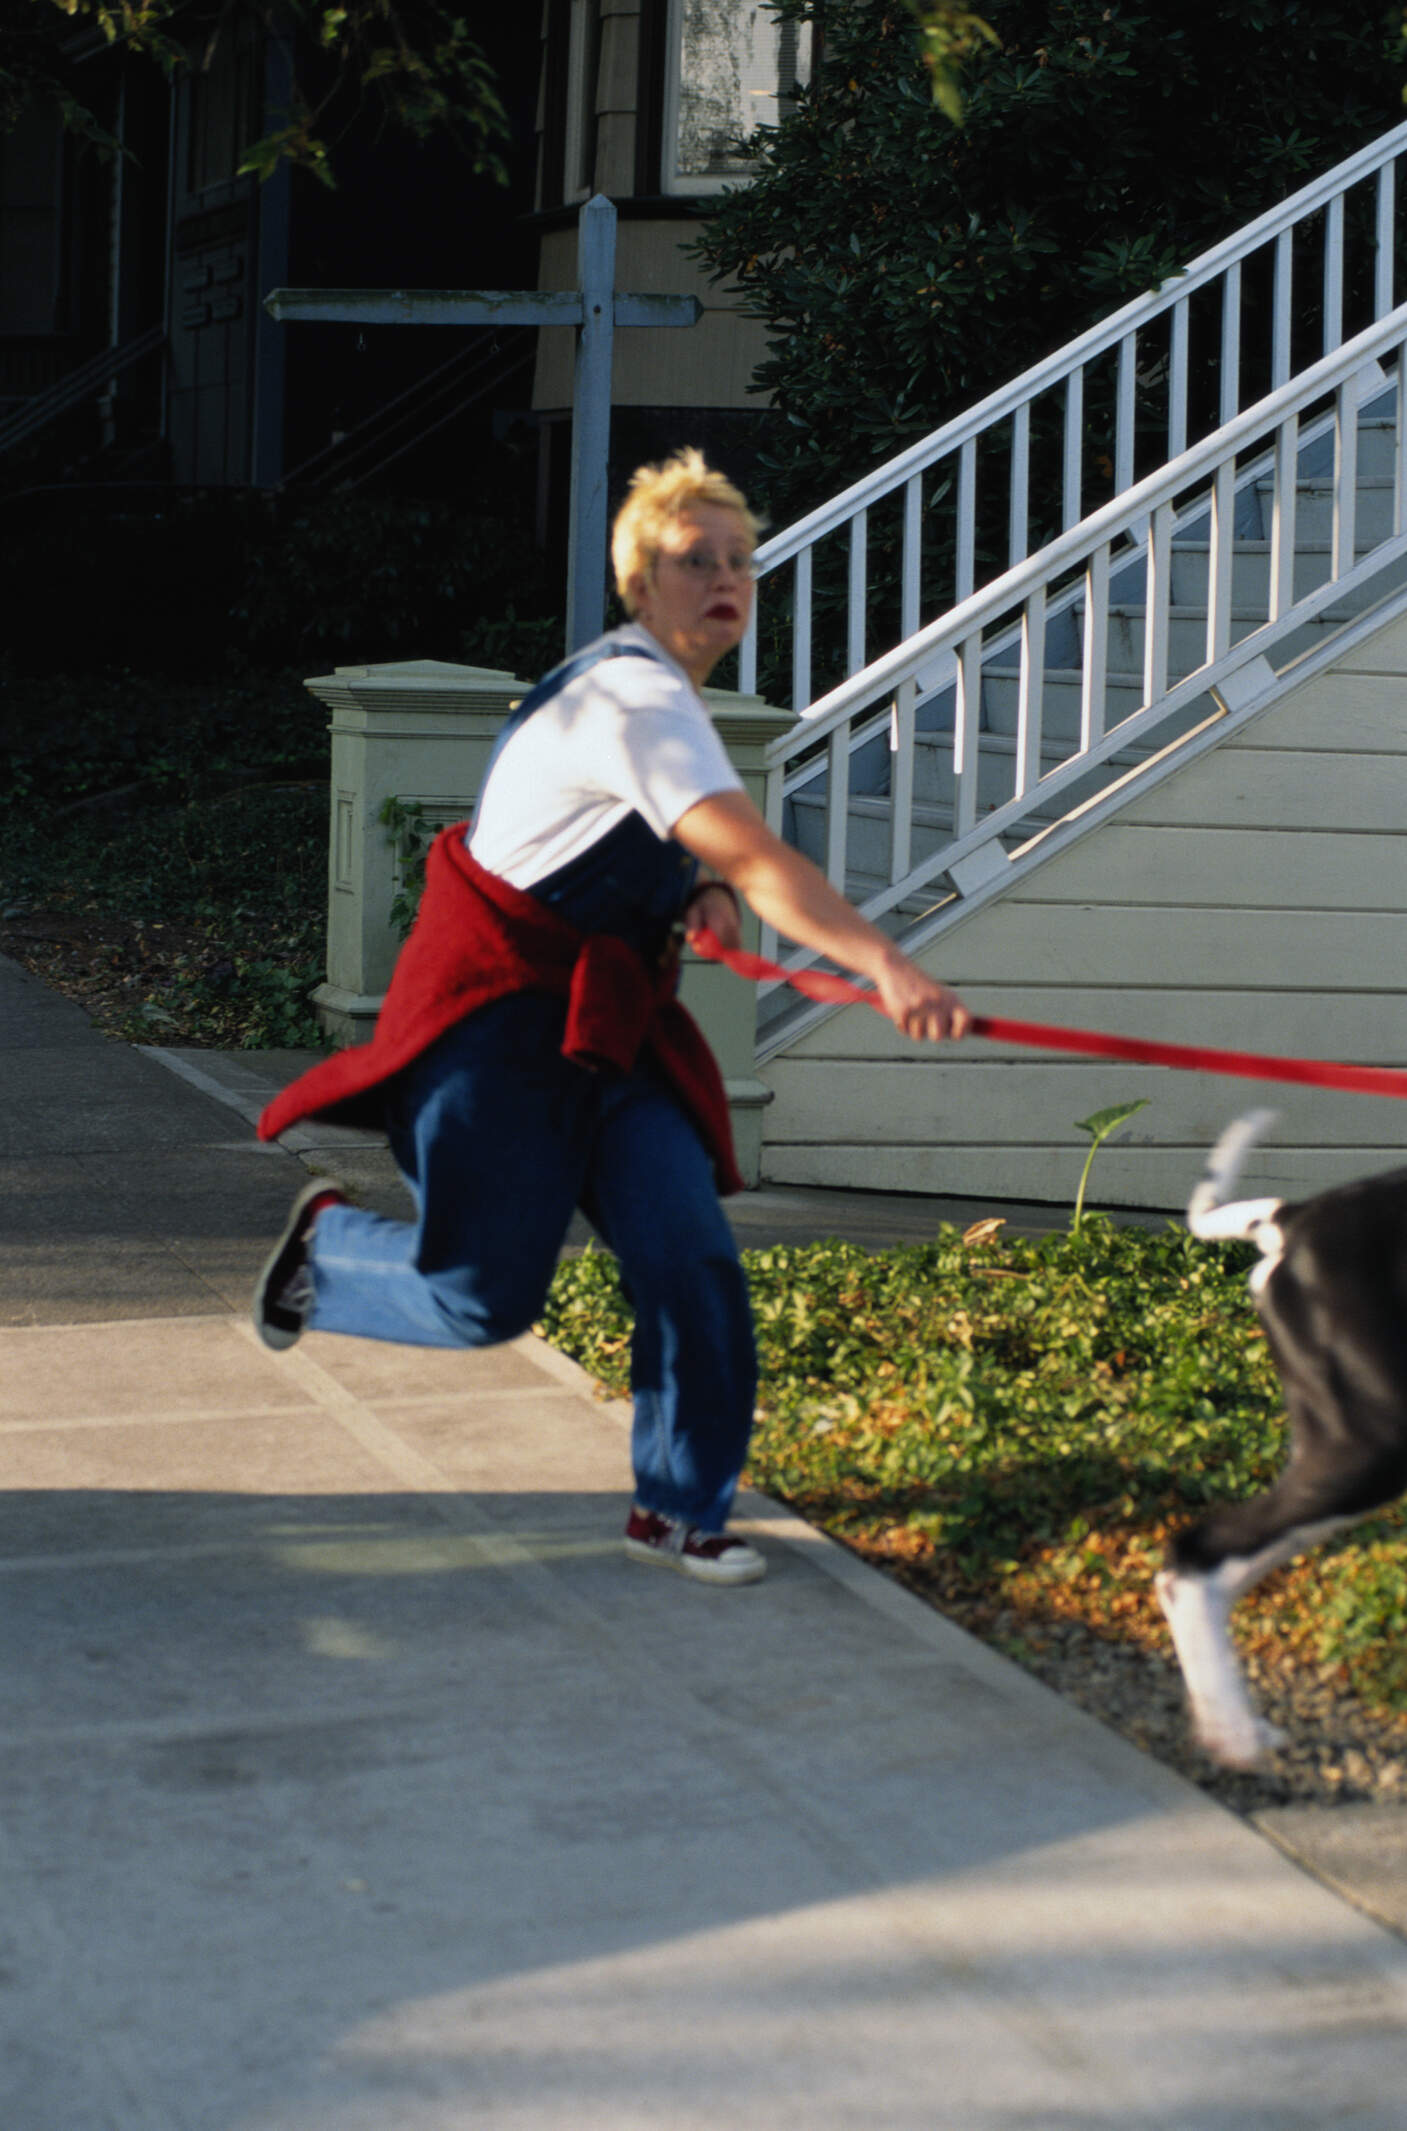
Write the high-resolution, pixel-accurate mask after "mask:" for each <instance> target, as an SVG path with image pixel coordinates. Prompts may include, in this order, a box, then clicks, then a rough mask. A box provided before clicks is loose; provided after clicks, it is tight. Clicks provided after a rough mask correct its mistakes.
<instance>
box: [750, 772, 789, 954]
mask: <svg viewBox="0 0 1407 2131" xmlns="http://www.w3.org/2000/svg"><path fill="white" fill-rule="evenodd" d="M786 784H787V768H786V763H785V761H774V762H771V763H769V765H768V768H767V777H766V781H765V783H764V785H763V787H762V815H763V819H764V820H765V821H766V823H767V826H768V828H769V829H770V830H771V831H772V834H773V835H774V836H775V837H777V838H779V839H780V837H781V835H782V832H783V830H784V829H785V828H786ZM777 947H778V941H777V928H776V926H775V925H768V924H767V923H765V922H764V923H763V926H762V930H761V936H760V938H759V940H758V943H757V951H758V953H759V954H762V955H766V957H767V958H768V960H769V961H775V960H776V956H777Z"/></svg>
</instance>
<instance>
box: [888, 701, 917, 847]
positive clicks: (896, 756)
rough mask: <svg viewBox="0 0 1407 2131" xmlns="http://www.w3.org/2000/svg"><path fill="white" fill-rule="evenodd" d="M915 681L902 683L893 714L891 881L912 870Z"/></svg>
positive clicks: (890, 717)
mask: <svg viewBox="0 0 1407 2131" xmlns="http://www.w3.org/2000/svg"><path fill="white" fill-rule="evenodd" d="M917 694H918V690H917V687H916V685H915V684H914V682H912V681H901V682H900V684H899V688H898V692H897V693H896V695H895V697H894V707H893V709H892V710H891V711H890V713H889V879H890V882H891V883H893V882H894V881H900V880H902V879H903V878H904V875H905V874H906V873H907V872H908V870H909V863H910V852H911V850H912V848H913V826H914V699H915V697H916V696H917Z"/></svg>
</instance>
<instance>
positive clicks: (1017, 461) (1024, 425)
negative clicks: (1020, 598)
mask: <svg viewBox="0 0 1407 2131" xmlns="http://www.w3.org/2000/svg"><path fill="white" fill-rule="evenodd" d="M1030 519H1031V402H1030V401H1029V400H1023V401H1022V403H1021V405H1020V406H1019V407H1018V408H1017V410H1016V412H1015V414H1014V415H1013V416H1012V418H1011V502H1010V506H1009V509H1008V513H1007V559H1008V562H1009V564H1010V567H1011V568H1012V569H1013V570H1014V569H1015V568H1016V565H1017V563H1018V562H1024V561H1025V560H1026V549H1027V543H1028V538H1029V534H1030Z"/></svg>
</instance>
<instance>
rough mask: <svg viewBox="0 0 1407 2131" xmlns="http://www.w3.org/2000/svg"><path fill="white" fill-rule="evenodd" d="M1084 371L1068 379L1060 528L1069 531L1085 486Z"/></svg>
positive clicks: (1076, 522) (1077, 521) (1078, 369)
mask: <svg viewBox="0 0 1407 2131" xmlns="http://www.w3.org/2000/svg"><path fill="white" fill-rule="evenodd" d="M1084 426H1085V373H1084V369H1083V367H1082V366H1081V367H1079V368H1076V369H1074V370H1072V371H1071V372H1070V375H1069V376H1068V377H1067V378H1066V380H1065V451H1064V461H1063V465H1062V467H1061V480H1060V498H1061V501H1060V530H1061V532H1062V533H1068V532H1069V530H1070V528H1071V526H1072V525H1078V524H1079V522H1080V497H1081V495H1082V493H1083V489H1084V481H1083V462H1084Z"/></svg>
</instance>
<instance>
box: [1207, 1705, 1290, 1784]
mask: <svg viewBox="0 0 1407 2131" xmlns="http://www.w3.org/2000/svg"><path fill="white" fill-rule="evenodd" d="M1193 1731H1194V1733H1195V1736H1196V1739H1197V1744H1198V1745H1199V1746H1200V1747H1201V1748H1202V1750H1203V1752H1204V1753H1206V1754H1208V1755H1209V1756H1210V1758H1211V1759H1212V1760H1213V1761H1215V1762H1216V1763H1217V1764H1218V1766H1219V1767H1221V1768H1234V1769H1240V1770H1242V1771H1243V1772H1245V1773H1250V1772H1252V1771H1253V1770H1255V1769H1258V1768H1262V1767H1264V1765H1265V1763H1266V1762H1267V1761H1268V1760H1269V1759H1270V1758H1271V1756H1272V1755H1274V1754H1277V1753H1279V1751H1280V1749H1281V1747H1282V1746H1284V1745H1286V1744H1287V1743H1288V1739H1289V1734H1288V1732H1283V1731H1281V1729H1280V1727H1279V1725H1278V1724H1269V1723H1267V1722H1266V1720H1265V1718H1264V1717H1258V1716H1256V1715H1254V1714H1253V1713H1252V1712H1249V1711H1248V1712H1246V1713H1245V1714H1242V1713H1241V1712H1239V1711H1238V1712H1235V1713H1232V1712H1230V1711H1228V1712H1226V1713H1225V1714H1224V1715H1215V1716H1214V1715H1212V1714H1211V1713H1210V1712H1207V1711H1199V1712H1198V1714H1197V1716H1196V1718H1195V1720H1194V1723H1193Z"/></svg>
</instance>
